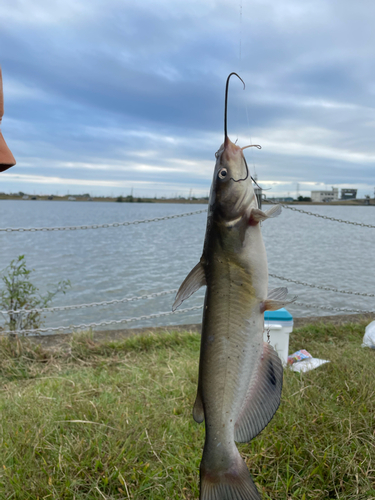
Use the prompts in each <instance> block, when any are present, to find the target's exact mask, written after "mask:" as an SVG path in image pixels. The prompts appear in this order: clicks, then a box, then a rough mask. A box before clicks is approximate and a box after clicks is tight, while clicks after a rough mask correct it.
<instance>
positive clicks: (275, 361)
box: [234, 342, 283, 443]
mask: <svg viewBox="0 0 375 500" xmlns="http://www.w3.org/2000/svg"><path fill="white" fill-rule="evenodd" d="M282 385H283V365H282V362H281V360H280V358H279V356H278V355H277V353H276V351H275V350H274V349H273V347H272V346H271V345H269V344H267V343H266V342H265V343H264V344H263V356H262V359H261V361H260V364H259V367H258V372H257V375H256V377H255V378H254V379H253V380H251V382H250V386H249V389H248V392H247V394H246V397H245V400H244V403H243V405H242V409H241V412H240V415H239V418H238V420H237V422H236V424H235V427H234V439H235V441H238V442H240V443H248V442H249V441H251V440H252V439H253V438H254V437H255V436H257V435H258V434H259V433H260V432H261V431H262V430H263V429H264V428H265V427H266V425H267V424H268V423H269V422H270V421H271V419H272V417H273V416H274V414H275V413H276V410H277V408H278V407H279V404H280V397H281V390H282Z"/></svg>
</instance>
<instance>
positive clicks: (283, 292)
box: [260, 286, 297, 313]
mask: <svg viewBox="0 0 375 500" xmlns="http://www.w3.org/2000/svg"><path fill="white" fill-rule="evenodd" d="M287 295H288V289H287V287H286V286H282V287H280V288H274V289H273V290H271V291H270V292H269V293H268V297H267V298H266V300H264V301H263V302H261V304H260V312H261V313H264V311H277V309H281V307H284V306H286V305H287V304H291V303H292V302H294V301H295V300H296V299H297V297H293V298H292V299H288V300H286V296H287Z"/></svg>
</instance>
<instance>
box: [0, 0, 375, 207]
mask: <svg viewBox="0 0 375 500" xmlns="http://www.w3.org/2000/svg"><path fill="white" fill-rule="evenodd" d="M374 19H375V2H374V1H373V0H359V1H358V2H352V1H349V0H340V1H338V0H332V1H327V0H311V1H309V0H306V1H301V0H252V1H249V0H248V1H245V0H242V2H241V0H239V2H233V1H232V0H220V1H215V0H192V1H185V2H181V1H176V0H173V1H172V0H144V1H142V2H134V0H132V1H129V0H106V1H105V2H104V1H99V0H33V1H32V2H30V1H29V0H2V2H1V9H0V64H1V66H2V70H3V81H4V105H5V114H4V118H3V122H2V132H3V135H4V137H5V139H6V141H7V143H8V145H9V147H10V148H11V150H12V152H13V154H14V156H15V158H16V160H17V165H16V166H15V167H12V168H11V169H10V170H8V171H6V172H4V173H2V174H0V191H5V192H17V191H24V192H29V193H34V192H35V193H36V194H42V193H55V194H56V193H58V194H65V193H67V192H68V191H69V192H70V193H87V192H89V193H91V194H95V195H111V194H113V195H120V194H123V195H128V194H130V192H131V189H133V190H134V195H135V196H137V195H138V196H155V195H157V196H171V195H174V194H177V195H181V196H187V195H188V194H189V192H190V190H192V193H193V195H195V196H200V195H203V196H205V195H207V193H208V191H209V187H210V183H211V178H212V172H213V167H214V160H215V158H214V153H215V151H216V150H217V149H218V148H219V146H220V144H221V143H222V141H223V110H224V89H225V81H226V78H227V76H228V74H229V73H230V72H232V71H236V72H238V73H239V74H240V76H241V77H242V78H243V79H244V81H245V83H246V89H245V90H243V89H242V85H241V82H240V81H239V80H237V79H233V80H231V85H230V95H229V117H228V133H229V137H230V138H231V139H232V140H233V141H234V140H235V139H237V138H238V144H239V145H241V146H245V145H247V144H249V143H250V141H251V142H252V143H256V144H260V145H261V146H262V149H261V150H257V149H255V148H250V149H247V150H246V157H247V160H248V164H249V166H250V168H251V171H252V173H253V174H254V172H256V174H257V176H258V180H259V183H260V184H261V185H262V186H263V187H265V188H270V190H269V191H268V192H267V195H268V196H278V195H285V196H286V195H287V194H288V193H290V195H292V196H295V195H296V190H297V183H299V193H300V194H303V195H310V191H311V189H322V188H324V187H325V186H327V188H328V189H330V188H331V186H336V187H339V188H342V187H355V188H358V189H359V195H360V196H362V197H363V196H364V195H365V194H371V196H373V195H374V194H373V193H374V186H375V169H374V165H375V29H374Z"/></svg>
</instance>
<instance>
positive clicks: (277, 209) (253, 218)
mask: <svg viewBox="0 0 375 500" xmlns="http://www.w3.org/2000/svg"><path fill="white" fill-rule="evenodd" d="M280 214H281V205H274V206H273V207H271V208H270V209H269V210H267V212H263V211H262V210H260V209H259V208H253V209H252V210H251V212H250V217H249V224H250V226H255V225H256V224H259V222H262V221H264V220H266V219H272V218H273V217H277V216H278V215H280Z"/></svg>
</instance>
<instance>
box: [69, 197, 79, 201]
mask: <svg viewBox="0 0 375 500" xmlns="http://www.w3.org/2000/svg"><path fill="white" fill-rule="evenodd" d="M76 199H77V198H75V197H74V196H69V198H68V201H76Z"/></svg>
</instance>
